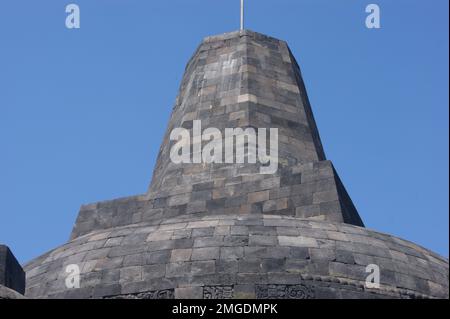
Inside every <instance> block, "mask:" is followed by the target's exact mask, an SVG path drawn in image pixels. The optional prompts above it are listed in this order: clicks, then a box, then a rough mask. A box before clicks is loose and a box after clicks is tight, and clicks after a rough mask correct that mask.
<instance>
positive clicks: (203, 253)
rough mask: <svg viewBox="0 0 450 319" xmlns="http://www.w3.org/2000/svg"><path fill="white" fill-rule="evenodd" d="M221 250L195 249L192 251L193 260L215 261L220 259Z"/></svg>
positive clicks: (212, 248) (216, 248) (214, 248)
mask: <svg viewBox="0 0 450 319" xmlns="http://www.w3.org/2000/svg"><path fill="white" fill-rule="evenodd" d="M219 254H220V249H219V248H218V247H211V248H194V249H193V250H192V257H191V259H192V260H213V259H218V258H219Z"/></svg>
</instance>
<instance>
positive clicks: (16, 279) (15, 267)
mask: <svg viewBox="0 0 450 319" xmlns="http://www.w3.org/2000/svg"><path fill="white" fill-rule="evenodd" d="M0 286H4V287H7V288H10V289H12V290H14V291H16V292H18V293H20V294H23V293H24V292H25V272H24V271H23V269H22V267H21V266H20V264H19V262H18V261H17V259H16V257H14V255H13V254H12V252H11V250H10V249H9V248H8V247H7V246H5V245H0ZM0 297H1V296H0Z"/></svg>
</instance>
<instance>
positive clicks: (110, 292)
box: [25, 215, 449, 299]
mask: <svg viewBox="0 0 450 319" xmlns="http://www.w3.org/2000/svg"><path fill="white" fill-rule="evenodd" d="M69 264H76V265H78V266H79V269H80V272H81V277H80V285H81V286H80V288H79V289H67V288H66V285H65V282H66V278H67V276H68V274H67V273H66V272H65V269H66V266H67V265H69ZM369 264H375V265H377V266H379V268H380V287H379V288H378V289H369V288H367V287H366V285H365V282H366V278H367V276H368V275H369V273H366V266H367V265H369ZM25 269H26V273H27V289H26V296H27V297H29V298H141V299H171V298H206V299H228V298H259V299H312V298H319V299H323V298H448V296H449V295H448V278H449V277H448V260H446V259H444V258H442V257H440V256H438V255H436V254H434V253H433V252H431V251H429V250H427V249H424V248H422V247H419V246H417V245H415V244H413V243H410V242H408V241H405V240H402V239H399V238H396V237H393V236H390V235H386V234H382V233H378V232H374V231H370V230H367V229H365V228H361V227H356V226H351V225H346V224H338V223H336V224H335V223H329V222H316V221H310V220H304V219H298V218H294V217H282V216H271V215H270V216H269V215H242V216H241V215H226V216H212V217H201V216H194V215H186V216H181V217H177V218H174V219H170V220H164V221H159V222H156V221H154V222H152V224H148V223H147V224H136V225H130V226H126V227H122V228H114V229H111V230H104V231H99V232H94V233H90V234H87V235H84V236H82V237H79V238H76V239H75V240H73V241H71V242H69V243H67V244H66V245H63V246H61V247H59V248H57V249H55V250H53V251H51V252H49V253H47V254H45V255H43V256H41V257H39V258H37V259H35V260H34V261H32V262H30V263H29V264H28V265H27V266H26V267H25Z"/></svg>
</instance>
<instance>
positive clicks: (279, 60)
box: [25, 31, 449, 299]
mask: <svg viewBox="0 0 450 319" xmlns="http://www.w3.org/2000/svg"><path fill="white" fill-rule="evenodd" d="M195 120H201V121H202V125H204V126H206V127H215V128H218V129H219V130H224V129H225V128H235V127H240V128H242V129H246V128H277V129H278V131H279V163H278V171H277V172H276V173H275V174H271V175H262V174H259V173H260V166H261V165H260V164H249V163H238V164H231V163H230V164H229V163H223V164H187V163H186V164H181V165H175V164H173V163H172V162H171V160H170V148H171V146H172V145H173V143H174V142H173V141H170V132H171V131H172V129H173V128H175V127H184V128H186V129H189V130H192V129H193V125H194V122H193V121H195ZM206 127H203V128H206ZM241 143H245V142H241ZM247 151H248V148H247ZM69 263H76V264H80V268H81V271H82V273H81V287H82V288H81V289H75V290H73V289H72V290H68V289H67V288H66V286H65V284H64V279H65V277H64V275H65V274H64V265H67V264H69ZM368 264H376V265H378V266H379V267H380V276H381V277H380V279H381V286H380V288H379V289H369V288H367V287H366V286H365V279H366V278H367V275H368V274H367V273H366V272H365V270H366V266H367V265H368ZM25 269H26V272H27V287H26V296H27V297H30V298H143V299H145V298H148V299H162V298H208V299H216V298H220V299H226V298H262V299H267V298H271V299H277V298H284V299H310V298H448V296H449V294H448V279H449V275H448V260H446V259H444V258H442V257H440V256H438V255H436V254H434V253H433V252H431V251H428V250H426V249H424V248H422V247H419V246H417V245H415V244H413V243H410V242H407V241H404V240H401V239H399V238H396V237H393V236H389V235H385V234H381V233H377V232H374V231H371V230H367V229H365V228H363V222H362V220H361V218H360V217H359V215H358V212H357V210H356V208H355V206H354V205H353V203H352V201H351V199H350V197H349V195H348V194H347V192H346V190H345V188H344V186H343V184H342V182H341V180H340V178H339V176H338V174H337V173H336V171H335V169H334V167H333V164H332V163H331V162H330V161H328V160H326V157H325V153H324V151H323V148H322V144H321V141H320V137H319V133H318V130H317V127H316V124H315V121H314V117H313V114H312V111H311V106H310V104H309V101H308V97H307V94H306V89H305V85H304V83H303V79H302V77H301V72H300V69H299V67H298V65H297V62H296V60H295V58H294V57H293V56H292V54H291V52H290V50H289V48H288V46H287V44H286V43H285V42H283V41H280V40H277V39H273V38H271V37H268V36H264V35H261V34H258V33H254V32H251V31H243V32H234V33H229V34H223V35H220V36H215V37H209V38H206V39H205V40H204V41H203V42H202V43H201V45H200V46H199V48H198V49H197V51H196V52H195V54H194V56H193V57H192V58H191V60H190V61H189V63H188V65H187V67H186V73H185V75H184V77H183V80H182V83H181V87H180V92H179V95H178V97H177V100H176V103H175V106H174V108H173V112H172V115H171V119H170V122H169V126H168V129H167V133H166V135H165V137H164V140H163V143H162V146H161V148H160V152H159V155H158V159H157V163H156V167H155V171H154V175H153V179H152V183H151V185H150V188H149V190H148V192H147V193H146V194H143V195H140V196H134V197H129V198H123V199H118V200H113V201H108V202H101V203H95V204H90V205H86V206H83V207H82V208H81V210H80V212H79V215H78V218H77V221H76V224H75V227H74V229H73V231H72V235H71V240H70V241H69V242H68V243H67V244H65V245H63V246H61V247H58V248H56V249H55V250H53V251H51V252H49V253H47V254H45V255H43V256H42V257H39V258H37V259H35V260H33V261H31V262H30V263H29V264H27V265H26V267H25Z"/></svg>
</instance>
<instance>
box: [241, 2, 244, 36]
mask: <svg viewBox="0 0 450 319" xmlns="http://www.w3.org/2000/svg"><path fill="white" fill-rule="evenodd" d="M243 30H244V0H241V31H243Z"/></svg>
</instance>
